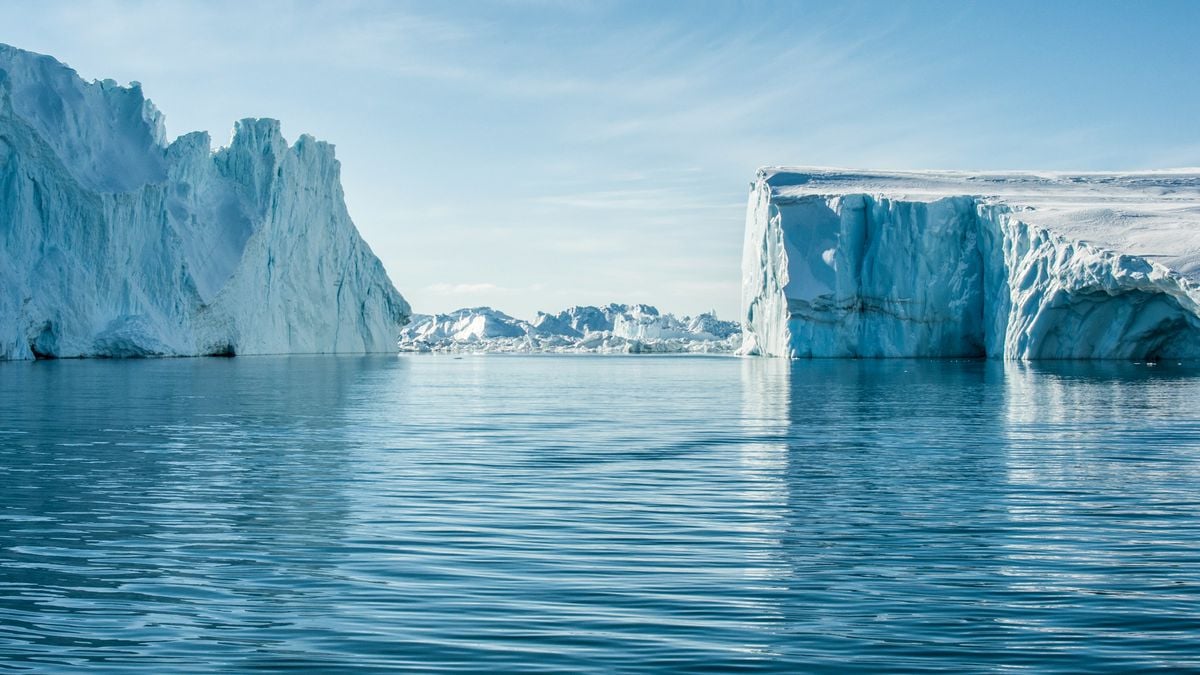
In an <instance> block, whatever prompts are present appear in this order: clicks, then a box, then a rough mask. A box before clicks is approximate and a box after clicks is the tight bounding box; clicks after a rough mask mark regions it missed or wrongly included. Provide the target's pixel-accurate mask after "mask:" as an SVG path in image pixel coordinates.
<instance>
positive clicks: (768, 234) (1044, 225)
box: [742, 168, 1200, 360]
mask: <svg viewBox="0 0 1200 675" xmlns="http://www.w3.org/2000/svg"><path fill="white" fill-rule="evenodd" d="M1198 282H1200V172H1196V171H1165V172H1150V173H1139V174H1110V173H1089V174H1060V173H1048V174H1043V173H989V174H969V173H961V172H899V171H895V172H865V171H845V170H836V169H817V168H766V169H761V170H759V172H758V176H757V178H756V180H755V181H754V182H753V183H752V185H751V190H750V200H749V207H748V213H747V218H746V239H745V248H744V257H743V278H742V293H743V295H742V306H743V313H744V316H743V320H744V325H745V329H746V339H745V343H744V345H743V348H742V351H743V352H744V353H749V354H756V353H757V354H764V355H772V356H789V357H864V358H870V357H992V358H1004V359H1013V360H1030V359H1084V358H1094V359H1100V358H1112V359H1135V360H1156V359H1161V358H1181V359H1183V358H1196V357H1200V304H1198V303H1200V285H1198Z"/></svg>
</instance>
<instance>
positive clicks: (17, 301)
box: [0, 45, 409, 359]
mask: <svg viewBox="0 0 1200 675" xmlns="http://www.w3.org/2000/svg"><path fill="white" fill-rule="evenodd" d="M0 287H2V288H3V289H4V293H3V294H0V359H27V358H34V357H79V356H105V357H127V356H148V355H202V354H263V353H313V352H323V353H335V352H374V351H379V352H386V351H392V350H393V349H394V345H395V339H396V336H397V334H398V332H399V328H400V326H401V325H402V324H403V323H404V322H405V321H406V320H407V316H408V313H409V308H408V304H407V303H406V302H405V301H404V299H403V298H402V297H401V296H400V294H399V293H397V292H396V290H395V288H394V287H393V286H392V284H391V281H390V280H389V279H388V277H387V274H386V273H385V272H384V269H383V266H382V264H381V263H380V262H379V260H378V259H377V258H376V257H375V256H374V254H373V253H372V252H371V250H370V248H369V247H368V246H367V245H366V243H365V242H363V240H362V239H361V238H360V237H359V235H358V231H357V230H356V228H355V227H354V224H353V222H351V220H350V217H349V215H348V214H347V212H346V207H345V203H344V200H343V194H342V189H341V183H340V176H339V165H338V162H337V160H336V159H334V155H333V148H332V146H330V145H327V144H325V143H321V142H319V141H316V140H313V139H312V138H311V137H308V136H302V137H300V139H299V140H298V141H297V142H296V143H295V144H294V145H290V146H289V145H288V143H287V142H286V141H285V140H284V138H283V136H282V134H281V133H280V128H279V123H278V122H276V121H274V120H265V119H264V120H242V121H241V122H239V123H237V125H236V127H235V131H234V137H233V140H232V142H231V144H230V145H229V147H227V148H221V149H219V150H217V151H215V152H214V151H213V149H212V147H211V141H210V139H209V137H208V134H206V133H199V132H198V133H192V134H187V135H184V136H181V137H180V138H178V139H176V140H175V141H174V142H173V143H171V144H170V145H167V144H166V142H165V139H164V132H163V125H162V116H161V115H160V114H159V113H158V111H157V110H156V109H155V108H154V106H153V104H152V103H150V101H149V100H147V99H145V98H144V97H143V96H142V92H141V89H140V87H139V86H138V85H136V84H134V85H133V86H130V87H120V86H117V85H116V83H114V82H111V81H104V82H93V83H86V82H84V81H83V80H82V79H80V78H79V77H78V75H77V74H76V73H75V72H74V71H73V70H71V69H70V68H68V67H66V66H65V65H63V64H61V63H59V62H58V61H55V60H54V59H52V58H50V57H47V56H41V55H37V54H32V53H30V52H25V51H22V50H19V49H15V48H12V47H8V46H6V45H0Z"/></svg>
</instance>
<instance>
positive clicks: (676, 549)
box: [0, 355, 1200, 673]
mask: <svg viewBox="0 0 1200 675" xmlns="http://www.w3.org/2000/svg"><path fill="white" fill-rule="evenodd" d="M0 476H2V477H3V483H2V488H3V490H2V491H0V670H14V671H19V670H22V669H31V670H36V671H71V672H77V671H79V670H83V669H87V670H103V669H106V668H107V669H111V670H112V671H114V672H131V671H144V672H152V673H162V672H181V671H182V672H206V671H210V672H229V671H240V670H258V669H267V670H271V669H289V668H296V669H308V670H313V671H322V672H331V671H343V670H347V669H351V668H358V669H362V670H374V669H377V670H380V671H384V670H394V669H412V670H416V671H422V672H429V671H454V670H459V671H472V672H481V671H490V672H539V671H547V672H563V671H571V672H630V671H650V670H660V671H671V672H698V671H725V670H731V669H734V670H747V671H774V672H822V671H830V672H833V671H836V672H856V671H860V672H876V671H886V672H908V671H922V672H929V671H945V672H954V673H964V672H976V671H995V670H999V669H1028V670H1031V671H1036V672H1054V671H1061V672H1080V671H1096V670H1116V671H1128V670H1141V669H1148V668H1154V667H1164V668H1175V669H1200V369H1198V368H1196V367H1193V366H1178V365H1173V364H1172V365H1167V364H1162V365H1158V366H1147V365H1136V364H1071V363H1059V364H1047V365H1042V366H1036V367H1034V366H1022V365H1015V364H998V363H984V362H976V361H964V362H936V361H923V362H920V361H891V362H879V361H840V362H838V361H826V362H821V361H817V362H797V363H789V362H786V361H780V360H762V359H751V360H744V359H734V358H711V357H710V358H699V357H587V356H563V357H553V356H541V357H515V356H491V357H482V356H480V357H464V358H452V357H448V356H420V355H418V356H410V357H377V358H331V357H300V358H268V357H259V358H235V359H180V360H147V361H70V362H68V361H58V362H38V363H0Z"/></svg>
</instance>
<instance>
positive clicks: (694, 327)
mask: <svg viewBox="0 0 1200 675" xmlns="http://www.w3.org/2000/svg"><path fill="white" fill-rule="evenodd" d="M740 343H741V326H740V325H739V324H738V323H737V322H734V321H722V320H720V319H718V318H717V317H716V315H715V314H713V313H704V314H700V315H698V316H695V317H687V316H685V317H682V318H676V317H675V315H673V314H663V313H660V312H659V311H658V309H657V308H655V307H652V306H650V305H624V304H616V303H614V304H610V305H606V306H604V307H593V306H576V307H570V308H568V309H565V310H562V311H561V312H557V313H554V314H549V313H546V312H538V315H537V317H536V318H535V319H534V320H533V321H525V320H523V319H516V318H513V317H511V316H509V315H508V314H505V313H504V312H501V311H498V310H495V309H492V308H490V307H472V308H466V309H460V310H457V311H454V312H450V313H449V314H434V315H414V316H413V318H412V323H410V324H409V325H408V326H406V327H405V328H404V329H403V330H402V331H401V333H400V339H399V341H398V347H399V349H400V351H402V352H451V353H460V352H471V353H475V352H507V353H592V354H682V353H709V354H723V353H731V352H733V351H734V350H735V349H736V348H737V347H738V345H739V344H740Z"/></svg>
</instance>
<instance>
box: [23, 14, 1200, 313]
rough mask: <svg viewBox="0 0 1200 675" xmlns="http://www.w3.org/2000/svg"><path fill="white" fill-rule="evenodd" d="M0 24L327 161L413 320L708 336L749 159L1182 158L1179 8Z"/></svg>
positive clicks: (39, 17) (738, 224) (130, 17)
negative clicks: (311, 148) (620, 311)
mask: <svg viewBox="0 0 1200 675" xmlns="http://www.w3.org/2000/svg"><path fill="white" fill-rule="evenodd" d="M0 6H3V7H4V16H5V17H6V21H5V22H4V24H3V25H0V41H2V42H7V43H10V44H13V45H16V46H19V47H23V48H25V49H31V50H33V51H38V52H43V53H48V54H52V55H54V56H56V57H58V58H59V59H60V60H62V61H65V62H66V63H68V64H70V65H71V66H73V67H74V68H75V69H76V70H78V71H79V72H80V74H81V75H83V76H84V77H85V78H89V79H91V78H105V77H111V78H113V79H116V80H118V81H121V82H128V81H130V80H138V81H140V82H142V83H143V86H144V88H145V91H146V93H147V95H148V96H150V98H152V99H153V100H154V101H155V103H156V104H158V106H159V108H160V109H161V110H162V111H163V112H164V113H165V114H166V118H167V128H168V135H169V136H171V137H172V138H173V137H174V136H176V135H179V134H182V133H185V132H187V131H192V130H195V129H205V130H208V131H210V132H212V134H213V137H214V140H215V142H216V143H217V144H224V143H225V142H227V140H228V138H229V135H230V132H231V130H232V126H233V122H234V120H236V119H239V118H241V117H249V116H262V117H276V118H279V119H281V120H283V129H284V134H285V135H286V136H287V137H288V138H289V140H294V139H295V138H296V136H298V135H299V134H301V133H311V134H313V135H315V136H317V137H318V138H322V139H325V140H328V141H330V142H332V143H334V144H335V145H336V146H337V152H338V156H339V158H340V159H341V160H342V164H343V181H344V185H345V189H346V195H347V201H348V204H349V208H350V213H351V215H352V216H353V217H354V219H355V221H356V223H357V224H358V226H359V229H360V230H361V231H362V232H363V235H364V237H365V238H366V239H367V241H368V242H369V243H370V244H371V246H372V247H373V248H374V250H375V252H376V253H377V254H378V255H379V256H380V258H381V259H382V260H383V261H384V264H385V265H386V266H387V268H388V271H389V273H390V274H391V276H392V279H393V281H395V283H396V286H397V287H398V288H399V289H400V291H401V292H402V293H404V295H405V296H406V297H407V298H408V299H409V300H410V301H411V302H412V304H413V306H414V309H415V310H416V311H420V312H430V311H444V310H449V309H453V308H457V307H462V306H473V305H484V304H487V305H492V306H495V307H498V308H500V309H504V310H505V311H508V312H509V313H512V314H515V315H517V316H532V314H533V313H534V311H535V310H538V309H545V310H552V309H558V308H561V307H563V306H566V305H570V304H596V303H606V302H612V301H619V302H649V303H653V304H656V305H658V306H659V307H661V308H663V309H667V310H670V311H675V312H681V313H694V312H697V311H703V310H707V309H712V308H715V309H716V310H718V312H719V313H720V314H722V315H723V316H726V317H731V318H732V317H734V316H735V315H736V314H737V311H738V302H739V301H738V286H739V280H740V267H741V244H742V228H743V224H744V209H745V199H746V190H747V187H748V183H749V181H750V179H751V178H752V177H753V174H754V170H755V169H756V168H757V167H758V166H761V165H769V164H819V165H832V166H848V167H868V168H948V169H1023V168H1045V169H1081V170H1103V169H1139V168H1161V167H1178V166H1197V165H1200V87H1198V86H1197V84H1200V74H1198V73H1197V65H1200V40H1197V39H1196V35H1200V2H1168V1H1156V2H1147V3H1132V2H1077V3H1076V2H1067V1H1056V2H1002V3H1001V2H997V3H969V2H948V3H941V2H913V3H893V2H864V3H844V2H836V3H834V2H828V3H817V2H776V3H755V2H713V3H704V2H666V1H663V2H628V3H625V2H574V3H569V4H567V3H553V2H538V1H534V0H530V1H510V2H488V3H482V2H481V3H474V2H447V3H438V2H422V3H403V2H338V3H333V2H330V3H307V2H263V3H259V2H252V1H248V0H243V1H240V2H230V3H223V2H204V3H201V2H195V3H171V2H55V3H45V2H24V1H15V0H0Z"/></svg>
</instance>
